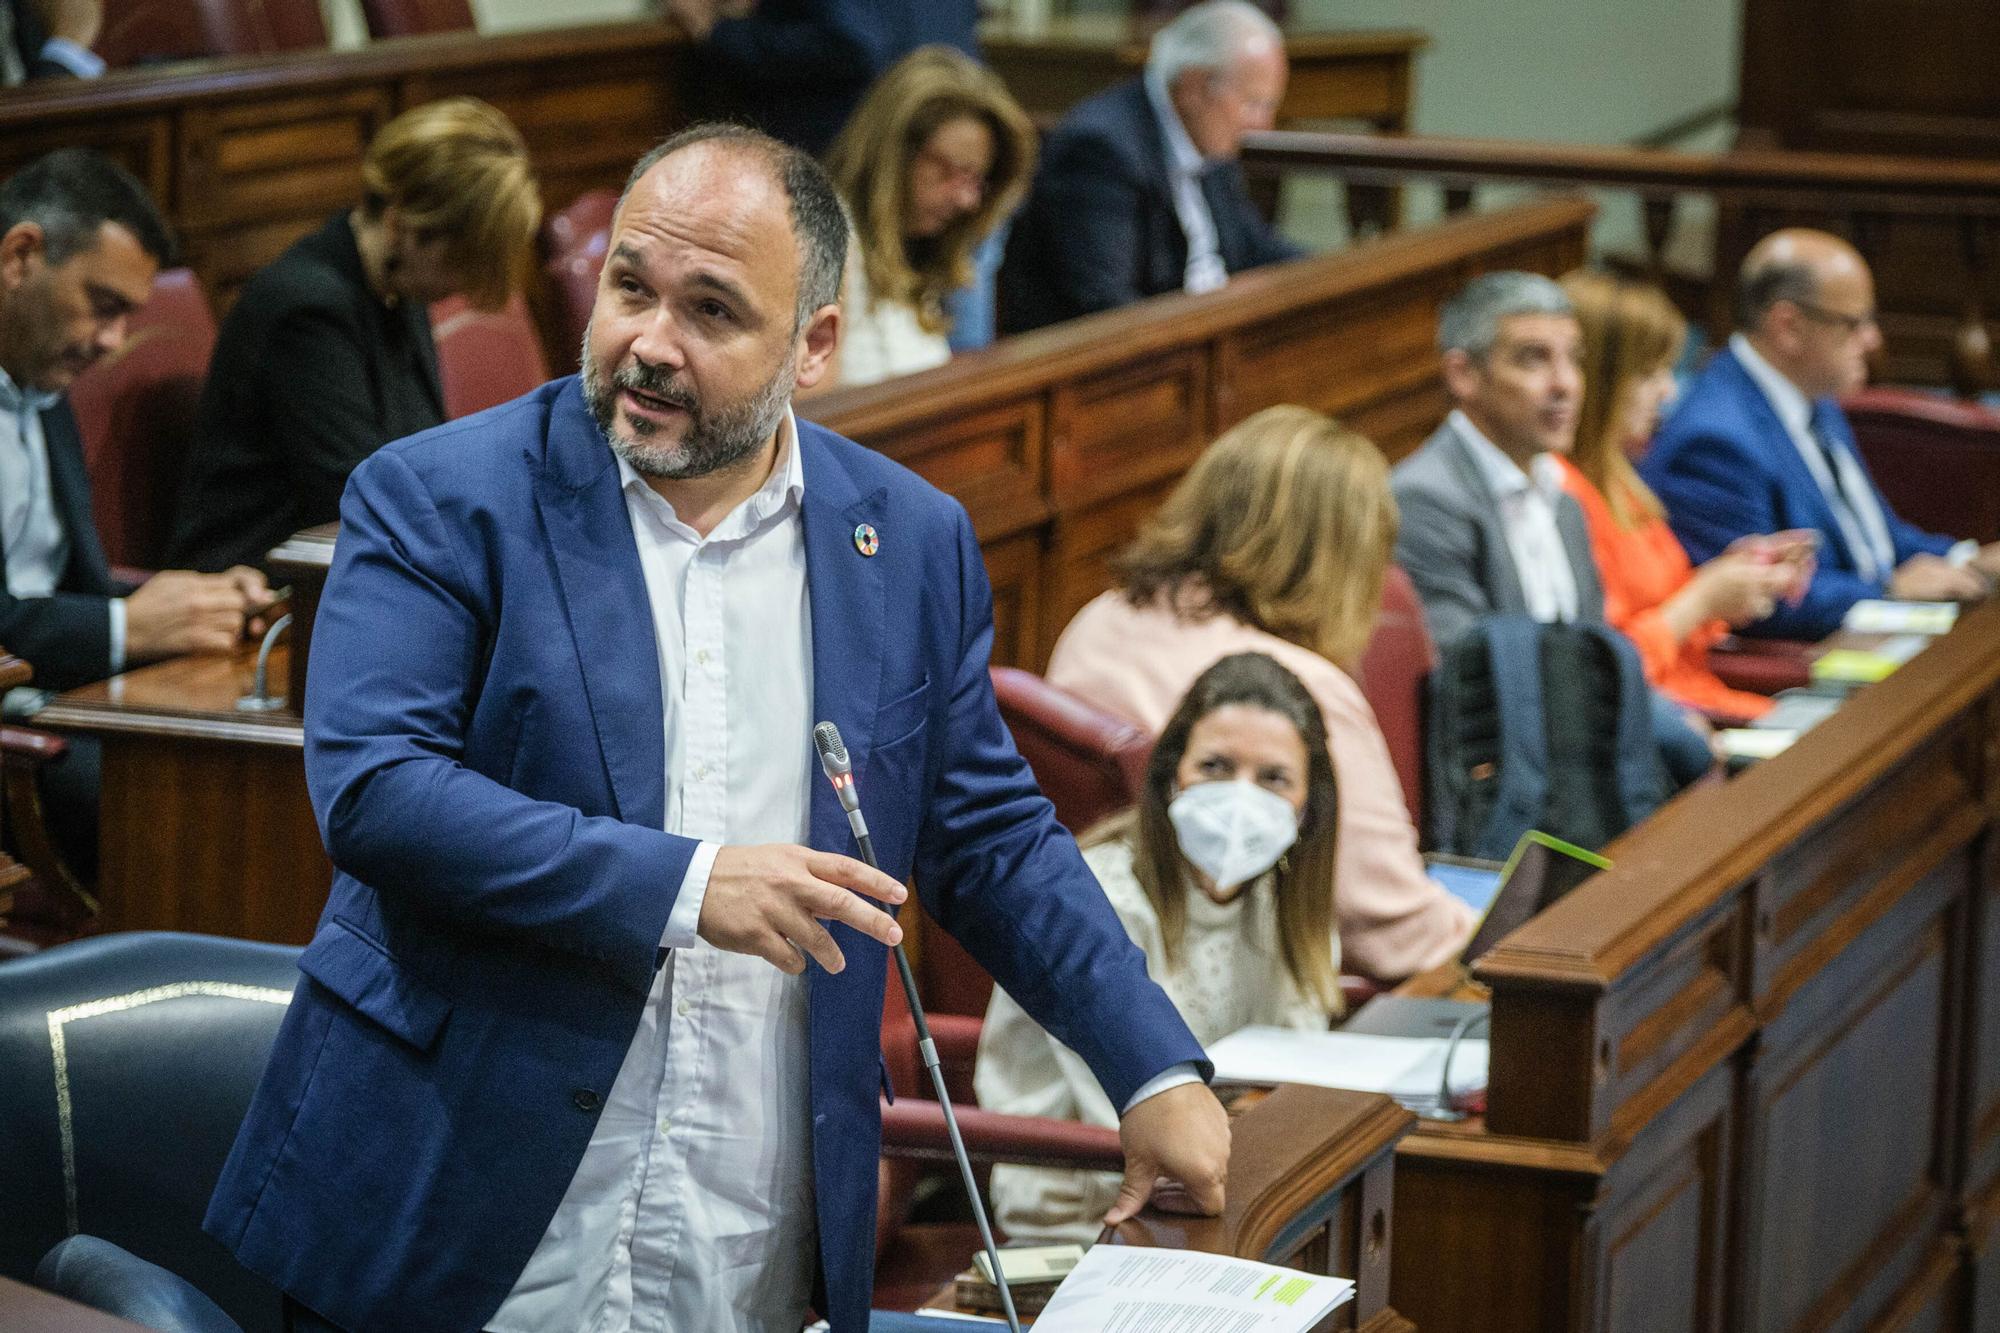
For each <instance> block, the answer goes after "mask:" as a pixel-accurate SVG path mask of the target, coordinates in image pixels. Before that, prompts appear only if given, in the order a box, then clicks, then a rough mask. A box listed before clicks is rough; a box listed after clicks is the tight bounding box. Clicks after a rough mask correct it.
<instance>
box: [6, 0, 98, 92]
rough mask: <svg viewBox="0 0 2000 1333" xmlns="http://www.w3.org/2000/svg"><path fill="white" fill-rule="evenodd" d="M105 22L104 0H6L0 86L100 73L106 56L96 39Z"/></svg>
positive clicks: (86, 76) (75, 77)
mask: <svg viewBox="0 0 2000 1333" xmlns="http://www.w3.org/2000/svg"><path fill="white" fill-rule="evenodd" d="M103 22H104V5H103V0H0V87H6V88H11V87H13V86H14V85H15V84H18V83H26V82H27V81H28V80H30V79H94V78H97V77H98V76H99V75H101V74H103V73H104V61H103V59H102V58H100V57H99V56H98V55H97V54H96V53H95V52H93V51H92V50H91V49H90V44H91V43H92V42H94V41H96V40H97V30H98V28H99V27H100V26H102V24H103Z"/></svg>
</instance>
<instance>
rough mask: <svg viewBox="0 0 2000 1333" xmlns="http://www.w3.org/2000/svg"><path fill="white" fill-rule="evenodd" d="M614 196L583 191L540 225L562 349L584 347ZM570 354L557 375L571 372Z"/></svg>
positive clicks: (615, 203) (608, 236)
mask: <svg viewBox="0 0 2000 1333" xmlns="http://www.w3.org/2000/svg"><path fill="white" fill-rule="evenodd" d="M617 207H618V196H617V194H616V193H615V192H613V191H611V190H587V191H585V192H584V193H583V194H580V195H578V196H577V197H576V198H575V199H574V200H572V201H571V202H570V205H569V207H567V208H565V209H563V210H562V211H561V212H559V213H555V214H552V215H551V216H550V217H549V219H548V220H547V221H546V222H544V223H542V253H543V254H544V255H545V256H547V261H546V263H545V264H544V266H543V270H542V271H543V273H544V274H545V275H546V276H547V278H548V283H549V286H550V287H551V288H552V289H554V292H555V298H556V300H555V315H554V319H555V325H556V334H557V336H559V337H560V338H561V339H562V340H563V346H564V348H565V349H571V350H573V349H577V348H580V347H582V346H583V331H584V328H585V327H586V326H587V325H588V324H589V323H590V309H591V307H592V306H593V305H594V304H596V302H597V275H598V273H599V272H600V271H601V270H602V269H603V268H604V252H605V250H606V249H608V248H609V246H610V243H611V214H612V213H613V212H614V211H615V210H616V209H617ZM571 350H566V351H565V352H564V355H563V364H562V367H561V369H562V373H563V374H568V373H569V372H570V371H572V370H574V369H576V367H575V365H574V364H573V363H572V362H571V361H570V355H571Z"/></svg>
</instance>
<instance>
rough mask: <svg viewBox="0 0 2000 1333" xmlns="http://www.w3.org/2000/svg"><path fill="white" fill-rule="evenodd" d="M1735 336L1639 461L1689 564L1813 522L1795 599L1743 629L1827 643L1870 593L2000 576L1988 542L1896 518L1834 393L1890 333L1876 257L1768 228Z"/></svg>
mask: <svg viewBox="0 0 2000 1333" xmlns="http://www.w3.org/2000/svg"><path fill="white" fill-rule="evenodd" d="M1736 318H1737V326H1738V330H1739V331H1738V332H1737V333H1736V334H1735V335H1734V336H1732V337H1731V338H1730V340H1729V346H1728V348H1727V349H1725V350H1724V351H1723V352H1722V353H1721V354H1719V355H1718V356H1717V357H1716V358H1715V360H1714V361H1712V362H1711V363H1710V364H1709V366H1708V368H1707V369H1706V370H1704V371H1703V372H1702V374H1701V375H1700V376H1699V377H1698V378H1697V379H1696V380H1695V382H1694V385H1693V387H1692V388H1691V389H1690V390H1689V392H1688V395H1687V399H1686V401H1685V402H1683V403H1682V405H1681V406H1680V408H1679V409H1678V410H1676V411H1675V412H1674V414H1673V416H1672V417H1671V418H1670V419H1669V420H1668V421H1667V423H1666V425H1665V427H1664V428H1663V429H1662V430H1661V432H1660V436H1659V439H1658V441H1657V442H1656V443H1655V444H1654V446H1653V448H1652V450H1651V451H1650V452H1649V453H1648V454H1647V456H1646V459H1645V462H1644V463H1643V464H1642V465H1641V469H1640V471H1641V473H1642V475H1643V476H1644V477H1645V479H1646V481H1647V482H1648V484H1650V485H1651V486H1652V488H1653V490H1654V492H1655V493H1657V494H1658V495H1659V497H1660V501H1661V503H1662V504H1664V505H1665V506H1666V510H1667V519H1668V521H1669V522H1670V523H1671V524H1672V525H1673V529H1674V532H1675V534H1676V535H1677V536H1679V538H1680V540H1681V545H1683V546H1685V547H1686V548H1687V553H1688V557H1689V558H1690V559H1691V560H1693V561H1694V562H1695V563H1696V564H1700V563H1702V562H1704V561H1706V560H1709V559H1712V558H1713V557H1715V556H1716V555H1718V554H1719V553H1720V552H1721V551H1722V550H1723V549H1724V548H1725V547H1727V546H1728V545H1729V544H1730V543H1732V542H1734V541H1736V540H1738V539H1739V538H1742V537H1745V536H1749V535H1751V534H1753V533H1766V532H1779V531H1783V530H1787V529H1793V528H1808V529H1811V530H1813V531H1815V532H1817V533H1818V534H1819V537H1820V551H1819V569H1818V571H1817V573H1816V574H1815V575H1814V577H1813V581H1812V586H1811V589H1810V590H1809V591H1808V592H1807V594H1806V596H1805V598H1804V600H1803V601H1801V602H1800V603H1799V604H1798V605H1796V606H1787V605H1780V606H1779V607H1778V609H1777V610H1776V611H1775V612H1774V613H1773V614H1772V615H1771V616H1770V617H1769V618H1768V619H1766V620H1764V621H1762V622H1760V623H1759V624H1757V625H1753V626H1751V627H1750V628H1749V630H1748V631H1747V632H1748V633H1752V634H1762V635H1766V636H1771V637H1776V638H1787V639H1820V638H1824V637H1825V636H1827V635H1829V634H1831V633H1833V632H1834V631H1835V630H1837V629H1839V628H1840V622H1841V617H1842V616H1844V615H1845V614H1846V613H1847V609H1848V608H1849V607H1851V606H1852V605H1854V603H1856V602H1858V601H1860V600H1861V599H1862V598H1865V597H1896V598H1906V599H1911V600H1918V601H1932V600H1936V601H1961V602H1963V601H1974V600H1977V599H1978V598H1981V597H1984V596H1985V595H1986V594H1987V592H1989V591H1990V590H1991V587H1992V580H1993V579H1994V578H1995V577H2000V543H1996V544H1993V545H1989V546H1985V547H1981V546H1980V545H1979V544H1978V543H1977V542H1972V541H1959V542H1955V541H1953V540H1952V539H1951V538H1950V537H1945V536H1940V535H1938V534H1936V533H1930V532H1925V531H1923V530H1922V529H1920V528H1917V527H1914V526H1912V525H1911V524H1909V523H1906V522H1904V521H1903V520H1902V519H1901V518H1899V517H1897V515H1896V512H1895V511H1894V510H1893V509H1891V508H1890V507H1889V504H1888V501H1886V500H1885V499H1883V497H1882V494H1881V492H1880V491H1879V490H1877V489H1876V487H1875V482H1874V480H1873V478H1871V477H1870V476H1869V475H1868V469H1867V466H1866V465H1865V464H1864V463H1863V462H1862V461H1861V456H1860V454H1859V452H1857V451H1856V449H1855V446H1854V431H1853V429H1852V428H1851V427H1850V426H1849V425H1848V422H1847V416H1846V414H1845V413H1843V412H1842V411H1841V410H1840V406H1839V404H1838V403H1837V402H1836V401H1835V397H1836V395H1839V394H1844V393H1851V392H1853V391H1854V390H1856V389H1859V388H1860V387H1861V386H1862V385H1863V384H1865V383H1866V382H1867V379H1868V357H1869V355H1870V354H1871V353H1873V352H1874V351H1875V350H1876V348H1878V347H1880V346H1881V345H1882V331H1881V329H1879V328H1878V327H1877V326H1876V323H1875V282H1874V279H1873V277H1872V276H1871V275H1870V273H1869V271H1868V264H1867V261H1866V260H1864V259H1862V257H1861V255H1860V253H1859V252H1858V251H1856V250H1855V249H1854V247H1853V246H1851V245H1849V244H1848V243H1847V242H1845V241H1843V240H1841V239H1840V238H1839V237H1837V236H1831V235H1828V234H1827V233H1825V232H1821V231H1809V230H1805V229H1801V228H1794V229H1787V230H1785V231H1779V232H1774V233H1772V234H1771V235H1769V236H1767V237H1765V238H1764V239H1763V240H1762V241H1759V242H1758V243H1757V245H1756V246H1755V247H1753V248H1752V249H1751V251H1750V254H1749V256H1748V257H1747V258H1745V259H1744V261H1743V270H1742V273H1741V275H1740V276H1739V278H1738V281H1737V294H1736Z"/></svg>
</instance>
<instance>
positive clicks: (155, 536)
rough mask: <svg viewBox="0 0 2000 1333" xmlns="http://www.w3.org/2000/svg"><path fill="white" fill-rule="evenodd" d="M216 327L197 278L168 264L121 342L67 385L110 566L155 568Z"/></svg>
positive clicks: (164, 540) (167, 531)
mask: <svg viewBox="0 0 2000 1333" xmlns="http://www.w3.org/2000/svg"><path fill="white" fill-rule="evenodd" d="M215 327H216V326H215V315H214V314H213V312H212V311H211V310H210V309H209V303H208V296H207V293H205V292H204V291H203V290H202V285H201V281H200V279H198V278H197V277H196V276H195V275H194V273H193V272H192V271H191V270H189V269H185V268H174V269H167V270H165V271H163V272H162V273H160V274H159V276H157V277H156V278H154V279H153V295H152V299H151V300H149V301H147V302H146V305H145V306H144V308H142V309H141V310H140V311H139V312H138V313H137V314H135V315H133V316H132V318H131V321H130V326H129V332H128V333H127V335H126V339H125V345H124V346H123V347H121V348H120V349H119V350H118V351H117V352H115V353H113V354H112V355H111V356H109V357H107V358H105V360H104V361H103V362H102V363H100V364H98V365H96V366H93V367H91V370H90V373H89V374H87V375H83V376H80V377H79V378H78V379H77V381H76V384H75V386H74V387H73V388H71V389H70V391H69V400H70V405H71V407H72V408H73V409H74V410H75V412H76V419H77V427H78V429H79V430H80V431H81V432H82V435H83V453H84V466H85V468H86V469H87V470H88V472H89V474H90V487H91V506H92V511H93V514H94V516H95V518H96V519H97V531H98V535H99V536H100V537H101V538H102V539H103V542H104V554H105V556H106V557H107V558H108V559H109V560H110V561H111V563H112V564H113V565H119V566H129V567H135V568H139V569H158V568H159V567H160V561H161V557H162V556H163V555H164V554H165V551H166V546H167V541H168V539H169V537H170V535H171V527H172V523H173V503H174V497H175V496H176V495H177V494H178V492H179V490H180V480H181V469H182V465H183V464H184V462H185V461H186V458H187V453H188V448H189V446H190V445H191V444H192V443H193V442H194V419H195V408H196V406H197V405H198V404H199V402H200V400H201V388H202V383H203V381H204V380H206V378H207V376H208V362H209V357H210V355H211V354H212V353H213V352H214V350H215Z"/></svg>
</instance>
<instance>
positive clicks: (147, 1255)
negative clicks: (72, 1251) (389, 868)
mask: <svg viewBox="0 0 2000 1333" xmlns="http://www.w3.org/2000/svg"><path fill="white" fill-rule="evenodd" d="M298 956H299V951H298V950H297V949H294V948H291V947H289V946H286V945H277V944H259V943H253V942H251V941H248V940H230V939H220V938H216V937H212V936H202V935H180V934H167V933H150V932H149V933H139V934H117V935H105V936H100V937H98V938H95V939H90V940H83V941H78V942H76V943H71V944H65V945H60V946H58V947H56V948H52V949H46V950H43V951H42V952H40V953H37V954H33V955H30V956H28V957H25V958H17V959H13V960H11V961H8V962H6V963H5V964H0V1124H5V1125H6V1126H7V1128H8V1133H7V1151H6V1152H5V1153H0V1199H5V1200H6V1213H7V1225H6V1226H4V1227H0V1276H4V1277H8V1278H13V1279H15V1280H17V1281H26V1280H28V1279H29V1278H30V1277H31V1276H32V1275H33V1274H34V1272H35V1270H36V1267H37V1265H38V1264H39V1263H40V1262H41V1260H42V1258H43V1256H44V1255H45V1254H46V1253H47V1252H48V1251H49V1250H50V1249H51V1248H52V1247H53V1246H55V1245H56V1244H57V1243H58V1242H60V1241H63V1240H65V1239H66V1238H68V1237H71V1236H77V1235H88V1236H96V1237H99V1238H102V1239H103V1240H105V1241H108V1242H110V1243H111V1244H113V1245H116V1246H118V1247H120V1248H122V1249H123V1250H126V1251H128V1252H130V1253H131V1254H133V1255H136V1256H138V1257H139V1258H140V1259H143V1260H145V1261H147V1262H150V1263H154V1264H158V1265H160V1266H161V1267H163V1268H165V1269H166V1270H167V1271H168V1272H169V1273H172V1274H176V1275H178V1276H179V1277H181V1278H184V1279H186V1280H187V1281H188V1282H191V1283H192V1284H193V1285H194V1286H195V1287H196V1288H197V1289H198V1290H200V1291H201V1292H203V1293H205V1294H206V1295H207V1296H208V1297H209V1298H211V1299H212V1300H214V1301H215V1302H216V1303H217V1304H218V1305H220V1306H221V1307H222V1308H223V1309H224V1310H225V1311H227V1312H228V1314H229V1316H230V1318H231V1319H233V1320H234V1321H236V1323H238V1324H239V1325H241V1326H242V1327H243V1328H244V1329H246V1330H248V1331H249V1333H277V1331H278V1330H279V1329H280V1328H281V1326H282V1322H281V1314H280V1308H279V1306H280V1303H279V1295H278V1293H277V1292H276V1291H275V1290H274V1289H273V1288H272V1287H270V1286H269V1285H268V1284H267V1283H265V1282H264V1281H262V1280H261V1279H259V1278H256V1277H253V1276H252V1275H251V1274H250V1273H248V1272H247V1271H245V1270H244V1269H243V1268H242V1267H241V1266H240V1265H238V1264H237V1263H236V1261H235V1260H234V1259H233V1258H232V1257H231V1256H230V1255H229V1254H228V1253H227V1252H226V1251H224V1249H223V1248H222V1246H221V1245H220V1244H218V1243H217V1242H215V1241H213V1240H211V1239H209V1237H207V1236H206V1235H204V1234H203V1233H202V1231H201V1218H202V1214H203V1213H204V1211H205V1210H206V1208H207V1206H208V1197H209V1194H210V1192H211V1191H212V1190H213V1189H214V1186H215V1181H216V1177H217V1176H218V1175H219V1174H220V1173H221V1170H222V1163H223V1160H224V1158H225V1157H227V1155H228V1153H229V1149H230V1146H231V1145H232V1144H233V1143H234V1142H235V1139H236V1130H237V1126H238V1125H239V1124H240V1123H241V1121H242V1118H243V1113H244V1110H245V1109H246V1108H247V1107H248V1106H249V1103H250V1095H251V1092H252V1091H253V1089H254V1088H255V1087H256V1083H257V1079H258V1077H259V1076H260V1074H261V1073H262V1071H263V1067H264V1059H265V1056H266V1053H267V1052H268V1051H269V1049H270V1045H271V1042H272V1040H273V1038H274V1037H275V1036H276V1034H277V1030H278V1023H279V1021H280V1020H281V1019H282V1018H283V1017H284V1014H285V1006H286V1005H287V1004H289V1003H290V1001H291V995H292V989H293V986H294V985H295V983H296V982H297V981H298V976H299V973H298V965H297V960H298Z"/></svg>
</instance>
